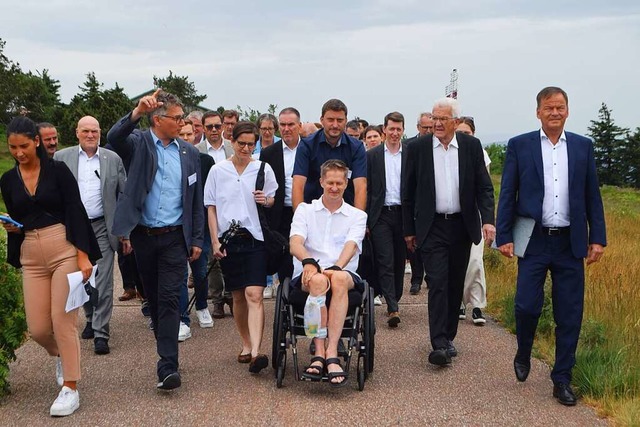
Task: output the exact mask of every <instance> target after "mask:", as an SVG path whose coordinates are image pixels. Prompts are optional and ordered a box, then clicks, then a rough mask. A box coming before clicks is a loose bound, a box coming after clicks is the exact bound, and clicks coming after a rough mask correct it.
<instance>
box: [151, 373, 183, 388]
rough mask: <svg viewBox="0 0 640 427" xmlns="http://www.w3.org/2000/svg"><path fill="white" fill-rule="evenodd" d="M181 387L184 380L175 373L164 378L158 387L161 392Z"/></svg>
mask: <svg viewBox="0 0 640 427" xmlns="http://www.w3.org/2000/svg"><path fill="white" fill-rule="evenodd" d="M181 385H182V380H181V379H180V374H179V373H177V372H173V373H171V374H169V375H167V376H166V377H164V379H163V380H162V381H160V382H159V383H158V385H157V386H156V387H157V388H158V389H159V390H173V389H174V388H178V387H180V386H181Z"/></svg>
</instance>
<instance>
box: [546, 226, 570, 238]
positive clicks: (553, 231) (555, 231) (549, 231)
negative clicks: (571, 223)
mask: <svg viewBox="0 0 640 427" xmlns="http://www.w3.org/2000/svg"><path fill="white" fill-rule="evenodd" d="M568 233H569V227H542V234H544V235H545V236H560V235H561V234H568Z"/></svg>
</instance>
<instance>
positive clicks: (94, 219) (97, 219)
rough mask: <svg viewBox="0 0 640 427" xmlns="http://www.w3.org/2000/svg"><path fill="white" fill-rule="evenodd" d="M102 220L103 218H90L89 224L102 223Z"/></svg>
mask: <svg viewBox="0 0 640 427" xmlns="http://www.w3.org/2000/svg"><path fill="white" fill-rule="evenodd" d="M103 219H104V216H99V217H98V218H92V219H90V220H89V221H91V224H93V223H94V222H98V221H102V220H103Z"/></svg>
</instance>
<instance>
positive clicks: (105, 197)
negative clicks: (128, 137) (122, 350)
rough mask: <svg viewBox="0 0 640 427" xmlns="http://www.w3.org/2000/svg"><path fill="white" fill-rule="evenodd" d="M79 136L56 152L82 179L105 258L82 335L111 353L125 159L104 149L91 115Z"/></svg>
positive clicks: (87, 306)
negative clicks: (115, 233)
mask: <svg viewBox="0 0 640 427" xmlns="http://www.w3.org/2000/svg"><path fill="white" fill-rule="evenodd" d="M76 136H77V137H78V142H79V145H78V146H77V147H68V148H65V149H63V150H60V151H58V152H56V153H55V154H54V156H53V157H54V159H56V160H60V161H62V162H64V163H65V164H66V165H67V166H68V167H69V169H70V170H71V173H72V174H73V176H74V177H75V178H76V181H78V187H79V189H80V197H81V199H82V204H83V205H84V207H85V209H86V210H87V214H88V215H89V219H90V220H91V226H92V227H93V232H94V233H95V235H96V238H97V239H98V243H99V245H100V252H102V258H101V259H100V260H99V261H98V275H97V277H96V289H98V292H99V300H98V305H97V306H96V307H95V308H94V307H93V305H91V303H89V302H87V303H86V304H85V305H84V311H85V314H86V318H87V324H86V326H85V329H84V331H83V332H82V338H84V339H91V338H93V339H94V350H95V353H96V354H108V353H109V321H110V320H111V312H112V309H113V254H114V252H115V251H116V250H117V249H118V238H117V237H116V236H113V235H112V234H111V227H112V225H113V219H114V216H115V210H116V200H117V198H118V196H119V194H120V193H122V192H123V191H124V185H125V180H126V173H125V170H124V165H123V164H122V159H120V157H119V156H118V155H117V154H116V153H114V152H112V151H109V150H104V149H102V150H101V149H100V124H99V123H98V120H96V119H95V118H94V117H91V116H85V117H83V118H81V119H80V121H78V126H77V128H76Z"/></svg>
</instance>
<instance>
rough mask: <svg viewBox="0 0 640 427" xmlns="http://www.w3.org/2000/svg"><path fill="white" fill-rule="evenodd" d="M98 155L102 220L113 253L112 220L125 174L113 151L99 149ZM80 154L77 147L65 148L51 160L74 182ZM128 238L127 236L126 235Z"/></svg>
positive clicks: (116, 244)
mask: <svg viewBox="0 0 640 427" xmlns="http://www.w3.org/2000/svg"><path fill="white" fill-rule="evenodd" d="M99 154H100V157H99V159H100V190H101V191H100V192H101V194H102V208H103V210H104V220H105V222H106V224H107V232H108V233H109V244H110V245H111V249H113V250H114V251H115V250H117V249H118V237H117V236H114V235H113V234H111V230H112V228H113V220H114V218H115V211H116V202H117V200H118V198H119V197H120V194H121V193H122V192H123V191H124V188H125V181H126V180H127V174H126V172H125V169H124V165H123V163H122V159H120V157H119V156H118V155H117V154H116V153H114V152H113V151H109V150H106V149H104V148H101V149H100V150H99ZM79 157H80V152H79V148H78V146H77V145H76V146H73V147H67V148H65V149H63V150H60V151H56V153H55V154H54V155H53V158H54V159H56V160H60V161H62V162H64V163H65V164H66V165H67V167H68V168H69V170H71V173H72V174H73V176H74V178H75V179H76V181H77V180H78V159H79ZM127 236H128V235H127Z"/></svg>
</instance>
